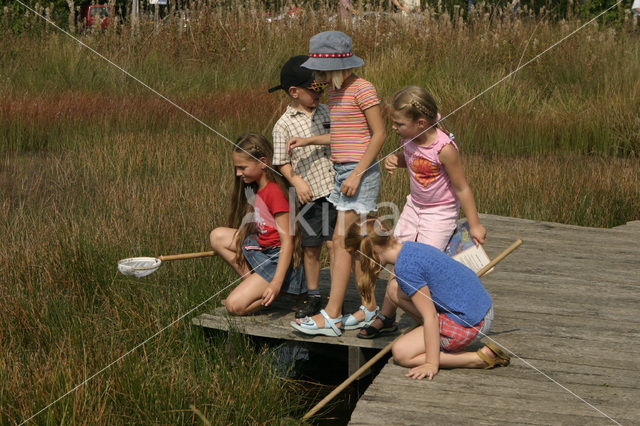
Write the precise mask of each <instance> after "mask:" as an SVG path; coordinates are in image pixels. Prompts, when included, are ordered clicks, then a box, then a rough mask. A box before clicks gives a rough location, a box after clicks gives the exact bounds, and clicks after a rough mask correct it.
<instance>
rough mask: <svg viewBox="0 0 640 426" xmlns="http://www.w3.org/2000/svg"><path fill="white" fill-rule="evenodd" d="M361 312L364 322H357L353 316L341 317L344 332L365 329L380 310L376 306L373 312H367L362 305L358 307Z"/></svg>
mask: <svg viewBox="0 0 640 426" xmlns="http://www.w3.org/2000/svg"><path fill="white" fill-rule="evenodd" d="M359 309H360V310H361V311H362V312H364V320H363V321H358V320H357V319H356V317H354V316H353V314H349V315H346V316H344V317H342V326H343V327H344V329H345V330H357V329H358V328H362V327H366V326H368V325H369V324H371V323H372V322H373V320H374V319H375V318H376V314H377V313H378V311H379V310H380V307H379V306H376V309H375V310H373V311H370V310H368V309H367V308H365V307H364V306H363V305H360V308H359Z"/></svg>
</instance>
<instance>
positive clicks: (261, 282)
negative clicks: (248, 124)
mask: <svg viewBox="0 0 640 426" xmlns="http://www.w3.org/2000/svg"><path fill="white" fill-rule="evenodd" d="M231 158H232V160H233V167H234V169H235V176H236V179H235V182H234V189H233V196H232V200H231V211H230V212H229V227H220V228H216V229H214V230H213V231H211V235H210V240H211V247H213V250H214V251H215V252H216V254H218V255H219V256H220V257H221V258H222V259H224V260H225V261H226V262H227V263H228V264H229V265H230V266H231V267H232V268H233V269H234V270H235V271H236V272H237V273H238V274H239V275H240V276H241V277H242V278H243V280H242V282H241V283H240V284H238V286H237V287H236V288H234V289H233V290H232V291H231V293H230V294H229V296H227V298H226V300H224V301H223V303H224V305H225V306H226V308H227V311H229V313H230V314H232V315H247V314H250V313H252V312H255V311H257V310H259V309H260V308H262V307H263V306H269V305H270V304H271V302H273V300H274V299H275V298H276V297H277V296H278V294H279V293H280V292H281V291H283V292H287V293H292V294H300V293H303V292H305V291H306V288H305V283H304V273H303V270H302V268H301V267H298V265H299V263H300V253H299V251H298V250H295V248H294V247H297V246H299V245H296V244H295V243H294V237H293V233H292V232H291V229H290V222H289V201H288V200H287V196H286V193H287V192H286V190H285V189H284V188H286V186H285V184H284V182H283V181H282V179H281V178H280V176H278V175H277V174H276V172H275V171H274V170H273V169H272V168H271V166H270V165H271V161H272V158H273V148H272V146H271V144H270V143H269V142H268V141H267V140H266V138H265V137H264V136H262V135H260V134H257V133H245V134H244V135H242V136H240V137H239V138H238V140H237V141H236V143H235V145H234V147H233V152H232V153H231Z"/></svg>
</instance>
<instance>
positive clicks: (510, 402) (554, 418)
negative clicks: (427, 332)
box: [351, 365, 640, 424]
mask: <svg viewBox="0 0 640 426" xmlns="http://www.w3.org/2000/svg"><path fill="white" fill-rule="evenodd" d="M406 371H407V369H405V368H402V367H400V366H396V365H387V366H385V367H384V369H383V370H382V372H381V373H380V374H379V375H378V377H377V378H376V379H375V380H374V383H373V384H372V385H371V386H370V388H369V389H368V390H367V392H366V393H365V394H364V395H363V397H362V398H361V399H360V400H359V401H358V404H357V406H356V410H355V411H354V413H353V415H352V418H351V422H352V423H353V424H376V420H375V419H376V418H377V419H378V421H379V419H380V418H381V416H385V417H384V418H397V419H402V420H401V421H399V422H398V424H410V423H411V422H408V423H407V422H405V421H404V420H405V419H407V418H408V419H412V418H413V419H414V420H418V419H420V418H421V419H422V421H423V424H424V423H430V419H431V418H432V415H434V414H436V415H439V416H447V417H443V418H447V419H448V420H449V421H450V422H455V423H458V422H468V421H472V422H473V421H478V420H483V421H484V422H509V423H526V424H549V423H554V424H555V423H558V422H559V420H560V419H567V420H571V419H573V420H575V421H580V422H583V423H584V422H588V423H589V424H591V423H592V422H594V421H608V420H607V419H606V417H604V415H603V414H601V413H599V412H598V411H596V410H595V409H594V408H592V407H590V406H589V405H587V404H586V403H585V402H583V401H581V400H580V399H578V398H577V397H575V396H573V395H571V394H570V393H568V392H567V391H565V390H564V389H563V388H561V387H560V386H558V385H557V384H555V383H553V382H551V381H549V380H547V379H545V378H543V377H542V376H538V375H535V374H533V373H532V370H530V369H527V368H518V367H509V368H504V369H496V370H493V371H483V370H451V371H446V370H444V371H441V372H440V373H438V375H437V376H436V378H435V379H434V380H433V381H431V382H427V381H424V380H423V381H414V380H411V379H407V378H405V377H404V373H405V372H406ZM496 373H502V374H496ZM571 388H573V391H574V392H575V393H576V394H578V395H580V396H581V397H583V395H582V394H584V395H587V396H588V397H589V398H590V399H586V401H587V402H588V403H591V404H592V405H594V406H595V407H596V408H598V409H600V410H602V411H603V412H604V413H606V414H608V415H609V416H615V417H616V418H618V419H619V420H625V419H629V420H631V419H637V418H638V415H640V410H638V409H637V408H633V407H629V406H628V405H629V404H628V399H627V400H625V399H624V398H622V399H621V398H620V397H621V395H622V394H624V393H625V392H626V396H627V397H628V398H629V397H630V398H635V397H640V393H639V392H638V390H637V388H636V389H635V390H634V391H633V392H632V393H630V392H628V391H627V390H626V389H625V390H622V391H621V390H620V389H617V388H604V387H602V386H578V385H571ZM603 393H604V394H605V395H603ZM605 397H606V398H605ZM583 398H584V397H583ZM605 399H606V401H605ZM603 404H606V405H603ZM625 410H626V411H625ZM407 412H413V413H414V416H415V417H414V416H410V415H409V416H407ZM567 416H568V417H567Z"/></svg>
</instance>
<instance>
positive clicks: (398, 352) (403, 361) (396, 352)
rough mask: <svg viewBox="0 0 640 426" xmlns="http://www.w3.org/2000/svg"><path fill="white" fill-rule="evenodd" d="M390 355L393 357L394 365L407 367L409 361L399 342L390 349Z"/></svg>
mask: <svg viewBox="0 0 640 426" xmlns="http://www.w3.org/2000/svg"><path fill="white" fill-rule="evenodd" d="M391 354H392V355H393V359H394V360H395V361H396V363H398V364H400V365H402V366H407V365H408V363H409V359H408V358H407V352H406V350H405V348H404V347H403V345H402V344H401V343H400V342H396V343H394V344H393V346H392V347H391Z"/></svg>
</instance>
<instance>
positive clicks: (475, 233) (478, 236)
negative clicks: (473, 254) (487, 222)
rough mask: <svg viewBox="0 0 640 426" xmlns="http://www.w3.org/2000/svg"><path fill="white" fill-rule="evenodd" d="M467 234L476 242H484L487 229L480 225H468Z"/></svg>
mask: <svg viewBox="0 0 640 426" xmlns="http://www.w3.org/2000/svg"><path fill="white" fill-rule="evenodd" d="M469 234H471V238H472V239H473V242H474V243H476V245H478V244H484V239H485V238H486V237H487V230H486V229H484V226H482V225H476V226H469Z"/></svg>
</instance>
